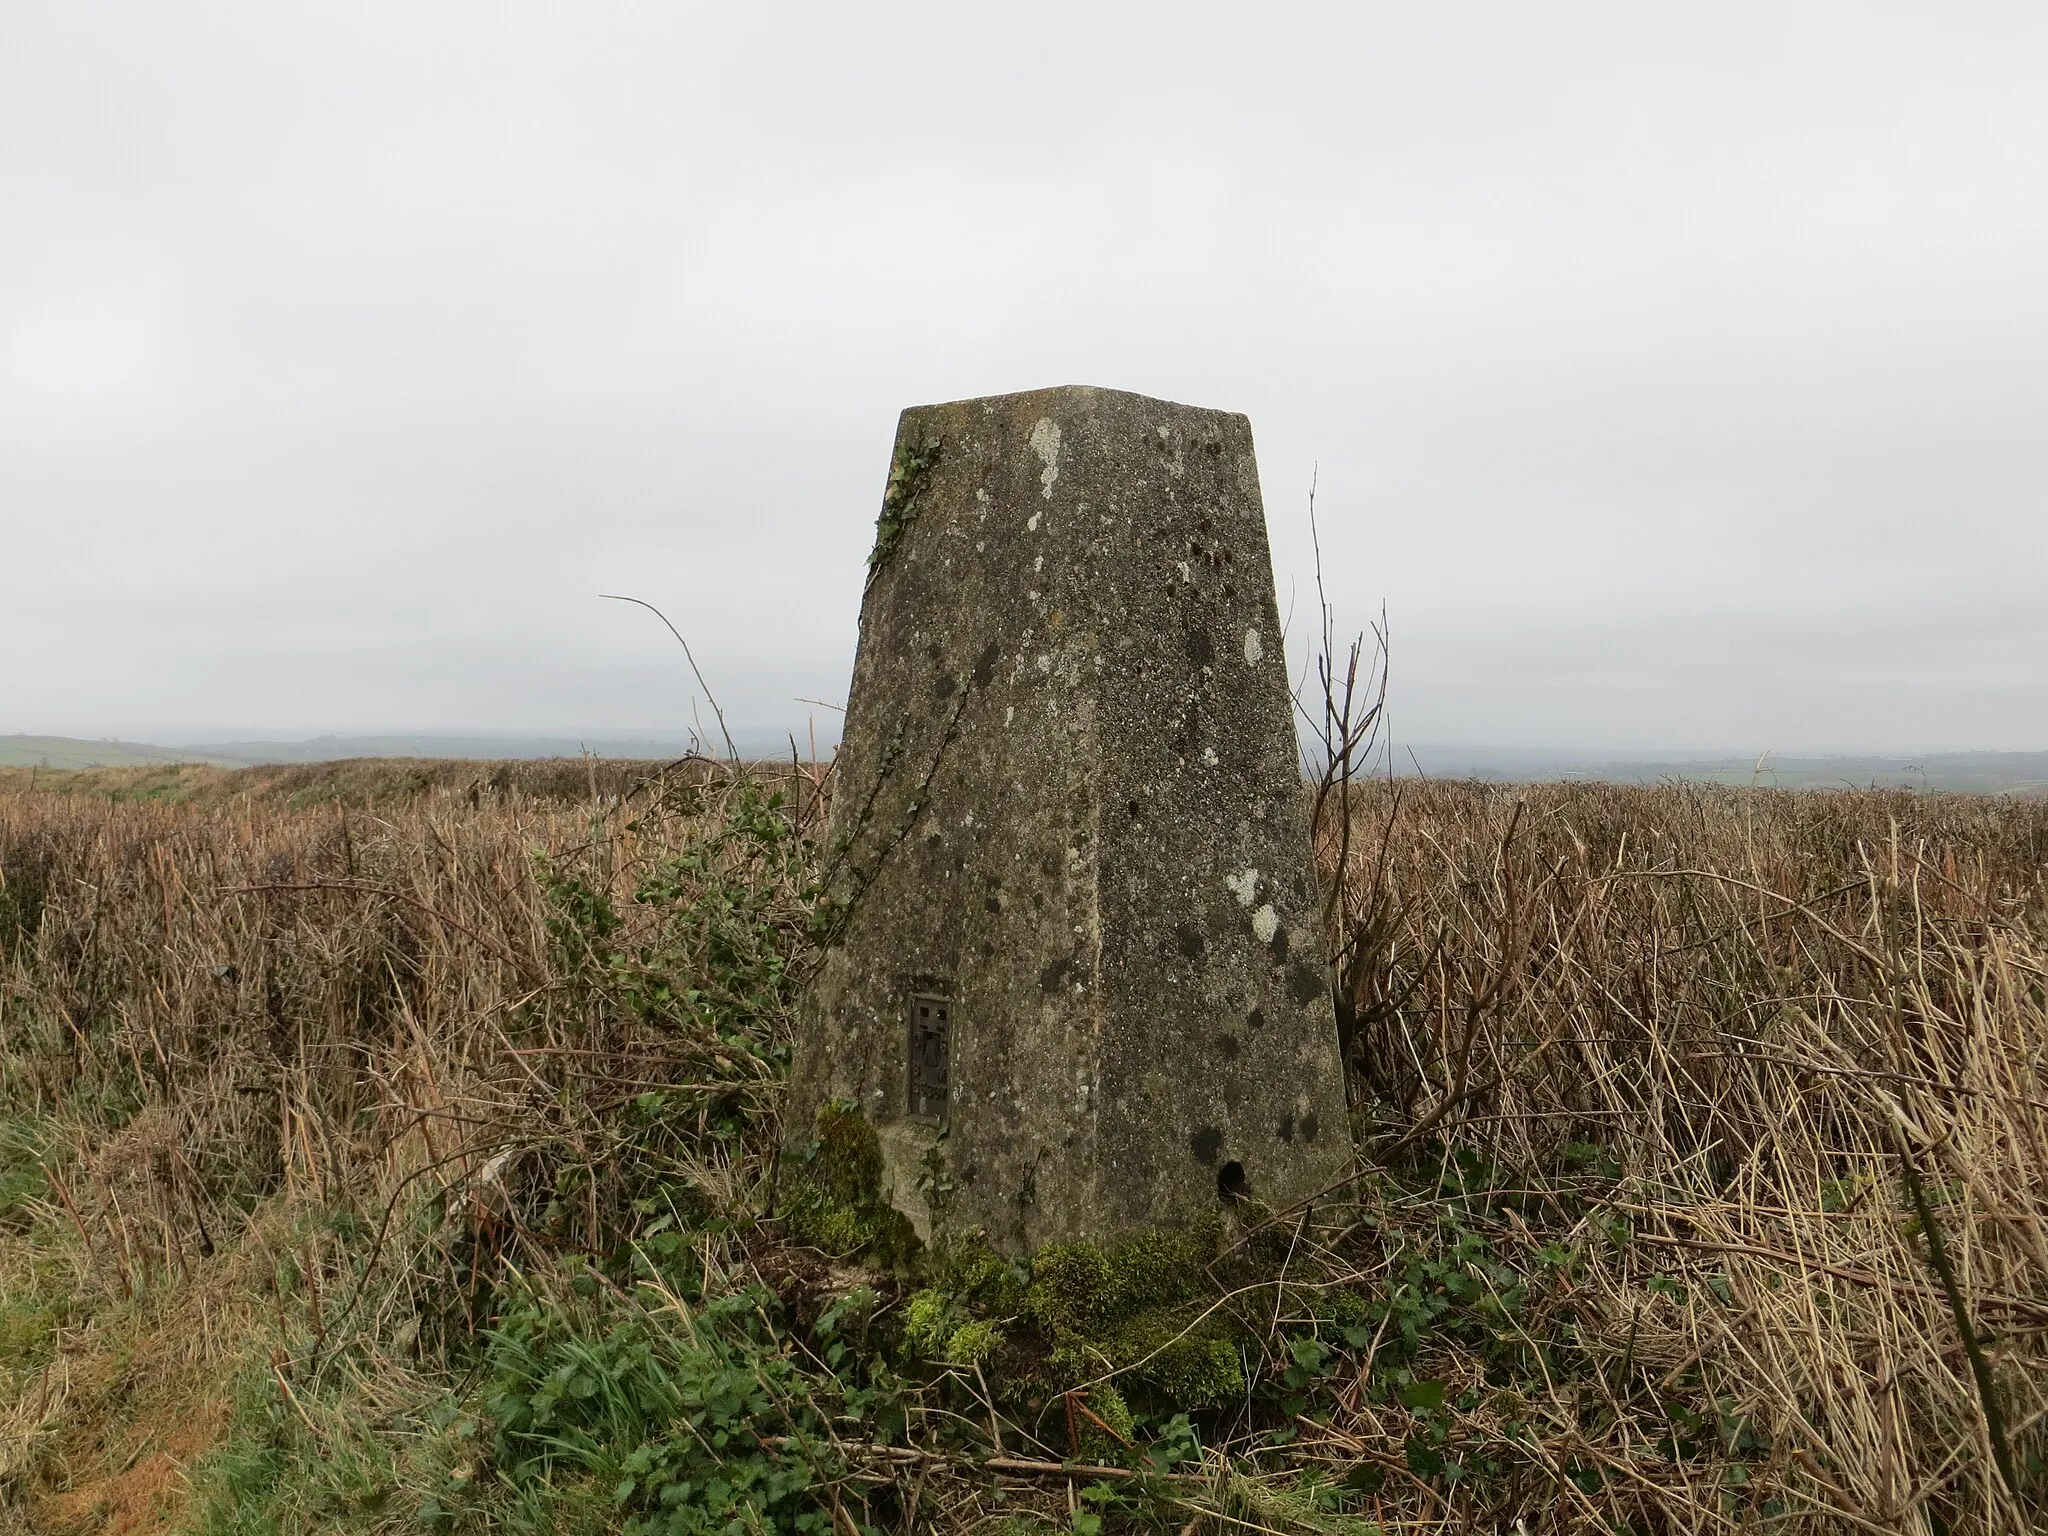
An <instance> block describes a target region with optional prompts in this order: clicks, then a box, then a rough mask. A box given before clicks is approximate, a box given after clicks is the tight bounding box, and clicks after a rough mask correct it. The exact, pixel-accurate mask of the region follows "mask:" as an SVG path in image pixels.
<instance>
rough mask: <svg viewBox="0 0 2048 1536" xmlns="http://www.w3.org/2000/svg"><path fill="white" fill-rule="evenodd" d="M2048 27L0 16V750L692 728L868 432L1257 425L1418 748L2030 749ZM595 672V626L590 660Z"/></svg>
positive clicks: (735, 16) (850, 537)
mask: <svg viewBox="0 0 2048 1536" xmlns="http://www.w3.org/2000/svg"><path fill="white" fill-rule="evenodd" d="M2044 69H2048V13H2043V12H2042V11H2041V10H2040V9H2039V8H2038V7H2033V6H2020V5H2013V6H1966V5H1965V6H1946V7H1939V8H1935V7H1927V8H1919V9H1914V10H1908V9H1895V10H1885V9H1882V8H1871V7H1867V6H1851V5H1846V4H1843V5H1796V4H1794V5H1785V4H1773V5H1769V6H1765V5H1761V4H1756V5H1732V6H1722V7H1714V8H1691V9H1689V8H1677V7H1644V6H1640V5H1618V4H1617V5H1584V4H1573V5H1563V6H1550V7H1542V8H1528V7H1518V6H1507V5H1448V6H1431V7H1414V6H1394V5H1365V6H1335V5H1324V6H1316V5H1301V6H1279V7H1246V6H1242V5H1233V6H1203V5H1193V6H1190V5H1173V6H1167V5H1148V4H1122V5H1101V4H1091V5H1079V4H1058V3H1054V4H1047V5H1041V6H1035V7H1033V8H1031V9H1030V10H1029V11H1028V12H1002V13H996V12H979V11H975V10H973V9H972V8H967V9H963V8H960V7H958V6H938V5H924V6H905V5H894V6H876V7H862V8H858V9H850V8H844V7H826V6H799V7H782V8H776V9H773V10H769V9H766V8H758V7H756V8H743V7H709V6H682V7H668V8H654V7H638V6H634V7H627V6H604V5H587V6H578V7H559V6H548V7H539V6H517V5H503V6H491V7H470V6H455V5H417V4H411V5H395V4H394V5H383V6H379V5H369V6H348V7H338V6H337V7H326V6H304V7H243V6H229V5H211V6H209V5H190V6H181V7H178V8H176V9H175V10H164V9H162V8H157V7H147V6H141V5H132V4H97V5H95V4H76V5H66V6H62V7H43V8H17V13H16V14H14V15H12V16H11V17H10V18H9V19H8V20H7V22H6V23H5V24H4V35H0V230H4V232H5V239H0V538H4V553H0V605H4V609H5V611H6V612H7V614H8V615H9V617H10V618H11V619H12V620H13V621H14V627H15V628H16V629H17V630H18V631H19V632H21V633H24V634H26V635H29V636H31V637H32V638H33V644H34V652H35V658H36V663H35V665H34V666H32V667H26V668H22V667H16V668H11V669H9V670H8V672H7V673H6V675H5V679H4V681H0V730H5V729H44V730H65V731H72V732H84V733H93V734H98V733H103V732H110V731H122V730H129V729H133V728H135V727H136V726H137V724H138V723H150V724H154V725H163V726H175V724H176V723H177V722H178V721H180V720H190V721H193V722H201V721H203V722H207V723H209V724H213V723H218V724H222V725H237V726H242V727H247V728H251V729H264V728H267V729H291V728H305V729H308V730H312V729H325V728H332V729H373V728H385V727H391V728H411V729H421V728H433V727H445V728H449V729H455V728H474V729H507V728H532V729H540V728H551V727H556V726H563V725H571V724H575V725H606V726H614V727H619V728H640V729H653V728H660V727H664V726H670V727H677V728H682V727H686V726H687V725H688V720H687V719H686V718H684V715H685V714H686V712H687V709H688V700H687V689H685V690H683V691H682V692H681V693H679V692H678V691H677V686H676V679H677V676H678V674H677V672H676V670H675V667H674V662H675V658H674V657H672V656H671V655H669V653H668V648H669V647H671V646H672V642H670V641H668V640H667V638H666V636H665V635H664V634H662V633H661V632H660V631H659V628H658V626H655V625H653V624H652V621H651V620H649V621H648V622H647V623H645V624H639V625H636V624H635V623H634V622H633V621H632V615H630V614H628V613H626V612H625V611H623V610H619V609H617V608H616V606H615V605H609V604H604V603H601V602H599V601H598V600H597V598H596V596H595V594H596V593H597V592H598V591H600V590H616V589H619V588H624V589H626V590H630V591H634V592H636V593H638V594H639V595H642V596H645V597H648V598H650V599H652V600H654V601H657V602H660V603H662V604H663V605H664V606H665V607H668V608H669V609H670V610H671V611H672V612H673V613H675V615H676V616H677V617H678V619H679V621H681V622H684V623H685V625H686V630H687V632H689V633H690V634H691V637H692V643H693V645H696V646H697V648H698V650H699V654H700V659H701V660H703V661H704V662H705V664H706V666H707V669H708V670H709V671H710V672H711V674H712V676H713V679H714V682H716V683H717V684H718V686H719V687H720V688H721V690H722V691H723V692H724V693H725V694H726V695H727V700H726V701H727V704H728V708H729V710H730V712H731V713H732V714H734V715H735V717H737V718H741V719H744V720H747V721H749V722H755V723H761V724H776V723H782V722H800V721H801V720H802V718H803V716H804V714H805V713H806V712H807V707H806V706H800V705H797V704H795V703H793V702H792V701H793V700H794V699H795V698H796V697H798V696H799V695H810V696H814V697H832V696H834V695H835V694H836V693H837V691H838V690H840V689H841V688H843V687H844V683H845V678H846V675H847V671H848V668H849V666H850V661H851V647H852V636H853V622H854V614H855V608H856V605H857V601H858V592H859V581H860V563H861V558H862V555H863V553H864V550H865V546H866V541H867V538H868V535H869V531H870V528H871V523H872V517H873V511H874V507H875V504H876V501H877V499H878V496H879V489H880V483H881V479H882V472H883V469H884V464H883V460H884V458H885V455H886V451H887V445H888V441H889V436H890V431H891V426H892V423H893V418H894V414H895V411H896V409H897V408H898V407H900V406H902V405H905V404H909V403H913V402H918V401H925V400H934V399H942V398H950V397H956V396H960V395H965V394H971V393H982V392H992V391H1001V390H1009V389H1016V388H1024V387H1032V386H1036V385H1041V384H1048V383H1055V382H1072V381H1082V382H1097V383H1104V384H1111V385H1116V386H1120V387H1126V388H1134V389H1141V390H1146V391H1149V392H1152V393H1157V394H1163V395H1168V396H1172V397H1175V398H1182V399H1192V400H1197V401H1200V402H1202V403H1205V404H1215V405H1220V406H1225V407H1231V408H1236V409H1243V410H1248V411H1249V412H1251V414H1252V416H1253V420H1254V425H1255V427H1256V429H1257V431H1258V433H1259V439H1260V445H1261V456H1262V464H1263V468H1264V472H1265V475H1266V481H1267V498H1268V507H1269V513H1270V515H1271V517H1272V520H1273V522H1274V527H1275V536H1276V547H1277V550H1278V553H1279V557H1280V561H1281V565H1282V570H1281V587H1282V601H1283V605H1285V604H1286V602H1287V601H1288V597H1289V594H1290V593H1292V594H1293V596H1294V599H1295V607H1296V611H1297V623H1296V626H1295V632H1294V647H1295V652H1296V654H1295V660H1296V661H1297V663H1298V662H1299V661H1300V659H1301V658H1300V655H1299V647H1300V643H1301V637H1302V636H1303V635H1304V634H1305V632H1306V627H1307V626H1306V624H1305V623H1304V622H1302V620H1303V618H1304V616H1305V613H1306V606H1307V603H1308V602H1309V601H1310V599H1309V598H1308V597H1307V596H1306V595H1305V594H1306V591H1307V582H1308V579H1309V577H1308V572H1309V564H1310V561H1309V549H1308V543H1307V529H1306V517H1305V498H1306V492H1307V488H1308V485H1309V481H1310V478H1311V473H1312V472H1313V473H1315V474H1317V475H1318V476H1319V479H1320V486H1321V491H1320V499H1319V511H1320V514H1321V522H1322V532H1323V542H1324V553H1325V557H1326V565H1327V567H1328V575H1329V579H1330V583H1331V587H1332V591H1333V593H1334V594H1335V595H1336V597H1337V599H1338V602H1339V605H1340V608H1341V610H1342V612H1343V614H1344V615H1345V616H1346V618H1347V619H1349V620H1351V621H1354V622H1357V621H1363V620H1364V619H1365V618H1367V617H1368V616H1376V615H1377V613H1378V611H1379V608H1380V605H1381V604H1382V603H1383V602H1384V604H1385V605H1386V608H1387V611H1388V614H1389V617H1390V619H1391V620H1392V622H1393V624H1394V629H1395V636H1396V646H1397V649H1396V659H1395V698H1396V704H1397V714H1396V720H1397V724H1399V725H1400V726H1401V728H1402V729H1404V730H1408V731H1410V732H1411V733H1412V734H1413V735H1415V736H1416V737H1417V738H1418V739H1430V740H1487V741H1501V740H1526V741H1529V742H1532V743H1535V742H1549V743H1570V744H1582V745H1588V746H1594V745H1612V746H1631V745H1634V746H1666V745H1668V746H1673V747H1680V746H1684V747H1715V748H1719V747H1728V748H1731V749H1761V748H1764V747H1776V748H1779V749H1781V750H1792V749H1794V748H1806V749H1814V750H1819V749H1826V748H1855V747H1866V746H1878V745H1899V746H1903V747H1912V748H1932V747H1943V746H1947V747H2039V746H2043V745H2048V632H2044V630H2048V624H2044V623H2043V622H2042V621H2041V620H2038V619H2036V618H2035V617H2034V615H2035V614H2036V613H2039V612H2041V611H2042V605H2041V604H2039V602H2038V599H2037V596H2036V595H2037V594H2038V593H2039V592H2040V591H2041V590H2042V587H2043V580H2044V578H2048V539H2044V535H2043V529H2044V528H2048V505H2044V498H2048V434H2043V433H2042V432H2041V431H2040V429H2039V423H2040V422H2041V421H2042V420H2043V417H2044V407H2048V289H2044V288H2043V287H2042V285H2041V284H2040V282H2039V279H2038V274H2039V272H2040V271H2041V270H2043V269H2044V266H2048V98H2044V97H2043V95H2042V93H2041V92H2040V90H2039V80H2040V79H2041V78H2042V75H2043V73H2044ZM641 617H643V618H644V617H645V616H644V615H643V616H641Z"/></svg>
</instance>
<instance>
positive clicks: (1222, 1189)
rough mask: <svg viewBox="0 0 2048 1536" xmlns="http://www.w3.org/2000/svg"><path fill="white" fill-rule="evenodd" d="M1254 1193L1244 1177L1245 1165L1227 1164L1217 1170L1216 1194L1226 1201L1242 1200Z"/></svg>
mask: <svg viewBox="0 0 2048 1536" xmlns="http://www.w3.org/2000/svg"><path fill="white" fill-rule="evenodd" d="M1251 1192H1252V1187H1251V1184H1250V1183H1249V1182H1248V1181H1247V1180H1246V1178H1245V1176H1244V1164H1243V1163H1225V1164H1224V1165H1223V1166H1222V1167H1221V1168H1218V1169H1217V1170H1216V1193H1217V1194H1218V1195H1220V1196H1222V1198H1224V1199H1225V1200H1242V1199H1244V1197H1245V1196H1246V1195H1249V1194H1250V1193H1251Z"/></svg>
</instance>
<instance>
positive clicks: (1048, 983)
mask: <svg viewBox="0 0 2048 1536" xmlns="http://www.w3.org/2000/svg"><path fill="white" fill-rule="evenodd" d="M1073 969H1074V962H1073V959H1072V958H1071V957H1070V956H1067V955H1061V956H1060V957H1059V959H1057V960H1055V961H1053V962H1052V963H1051V964H1050V965H1048V966H1046V967H1045V969H1044V970H1042V971H1040V972H1039V973H1038V990H1039V991H1041V992H1057V991H1059V989H1060V988H1061V987H1063V986H1065V985H1066V981H1067V977H1068V976H1069V975H1071V974H1072V973H1073Z"/></svg>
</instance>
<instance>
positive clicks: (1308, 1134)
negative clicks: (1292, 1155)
mask: <svg viewBox="0 0 2048 1536" xmlns="http://www.w3.org/2000/svg"><path fill="white" fill-rule="evenodd" d="M1322 1128H1323V1126H1322V1122H1321V1121H1320V1120H1318V1119H1316V1117H1315V1116H1314V1115H1303V1116H1302V1117H1301V1139H1302V1140H1303V1141H1314V1140H1315V1139H1316V1132H1318V1131H1320V1130H1321V1129H1322Z"/></svg>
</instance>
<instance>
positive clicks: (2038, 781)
mask: <svg viewBox="0 0 2048 1536" xmlns="http://www.w3.org/2000/svg"><path fill="white" fill-rule="evenodd" d="M1393 771H1394V773H1395V775H1396V776H1397V777H1413V776H1416V775H1418V774H1419V775H1421V776H1423V777H1426V778H1433V779H1491V780H1495V781H1497V782H1501V783H1516V784H1526V783H1542V782H1558V781H1568V780H1573V779H1593V780H1600V781H1603V782H1607V783H1616V784H1660V783H1663V782H1664V781H1666V780H1669V779H1684V780H1687V781H1690V782H1694V783H1706V784H1757V785H1762V786H1765V787H1769V788H1775V789H1867V788H1871V787H1876V788H1882V789H1940V790H1949V791H1952V792H1955V793H1959V794H1975V795H2009V794H2023V795H2039V794H2048V752H1928V753H1923V754H1920V755H1917V756H1909V755H1898V756H1884V755H1877V754H1845V755H1841V756H1829V757H1780V756H1778V755H1776V754H1775V753H1765V754H1763V755H1762V756H1760V757H1748V756H1745V757H1732V756H1731V757H1711V756H1698V757H1684V756H1680V755H1677V754H1660V753H1651V752H1628V753H1621V752H1617V753H1594V752H1561V751H1543V750H1537V749H1533V748H1523V747H1447V746H1417V747H1412V748H1408V747H1402V748H1397V749H1396V751H1395V760H1394V763H1393Z"/></svg>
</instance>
